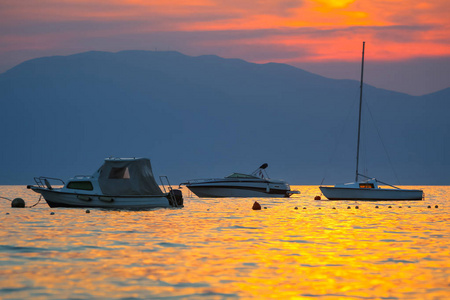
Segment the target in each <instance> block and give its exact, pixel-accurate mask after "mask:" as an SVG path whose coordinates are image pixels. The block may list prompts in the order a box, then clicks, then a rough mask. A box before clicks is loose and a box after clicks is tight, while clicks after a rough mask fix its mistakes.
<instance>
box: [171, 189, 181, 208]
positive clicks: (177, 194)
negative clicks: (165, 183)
mask: <svg viewBox="0 0 450 300" xmlns="http://www.w3.org/2000/svg"><path fill="white" fill-rule="evenodd" d="M172 199H174V200H175V201H176V204H175V203H171V204H172V206H175V207H176V206H183V193H182V192H181V191H180V190H173V189H172V190H170V192H169V201H172Z"/></svg>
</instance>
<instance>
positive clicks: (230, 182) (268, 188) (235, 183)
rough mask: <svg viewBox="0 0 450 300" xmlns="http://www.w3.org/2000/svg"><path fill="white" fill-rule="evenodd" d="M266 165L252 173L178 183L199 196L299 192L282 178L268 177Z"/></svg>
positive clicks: (218, 196) (262, 194)
mask: <svg viewBox="0 0 450 300" xmlns="http://www.w3.org/2000/svg"><path fill="white" fill-rule="evenodd" d="M267 167H268V165H267V164H263V165H261V166H260V167H259V168H258V169H256V170H255V171H254V172H253V173H252V174H243V173H233V174H231V175H229V176H226V177H223V178H210V179H194V180H188V181H186V182H184V183H181V184H180V185H185V186H186V187H187V188H188V189H189V190H191V192H193V193H194V194H195V195H197V196H198V197H201V198H228V197H240V198H249V197H265V198H267V197H272V198H280V197H290V196H291V195H292V194H298V193H299V192H298V191H291V187H290V185H289V184H288V183H287V182H285V181H283V180H277V179H270V178H268V176H267V173H265V169H266V168H267Z"/></svg>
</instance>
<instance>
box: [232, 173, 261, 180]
mask: <svg viewBox="0 0 450 300" xmlns="http://www.w3.org/2000/svg"><path fill="white" fill-rule="evenodd" d="M225 178H258V177H255V176H253V175H248V174H242V173H233V174H231V175H228V176H227V177H225ZM258 179H259V178H258Z"/></svg>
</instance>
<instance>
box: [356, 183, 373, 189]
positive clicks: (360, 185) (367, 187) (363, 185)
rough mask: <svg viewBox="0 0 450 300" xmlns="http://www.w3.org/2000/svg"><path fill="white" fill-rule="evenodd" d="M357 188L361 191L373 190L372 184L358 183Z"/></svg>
mask: <svg viewBox="0 0 450 300" xmlns="http://www.w3.org/2000/svg"><path fill="white" fill-rule="evenodd" d="M359 187H360V188H362V189H373V188H375V187H374V186H373V183H360V184H359Z"/></svg>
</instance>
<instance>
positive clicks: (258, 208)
mask: <svg viewBox="0 0 450 300" xmlns="http://www.w3.org/2000/svg"><path fill="white" fill-rule="evenodd" d="M252 209H253V210H261V205H260V204H259V203H258V201H255V203H253V206H252Z"/></svg>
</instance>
